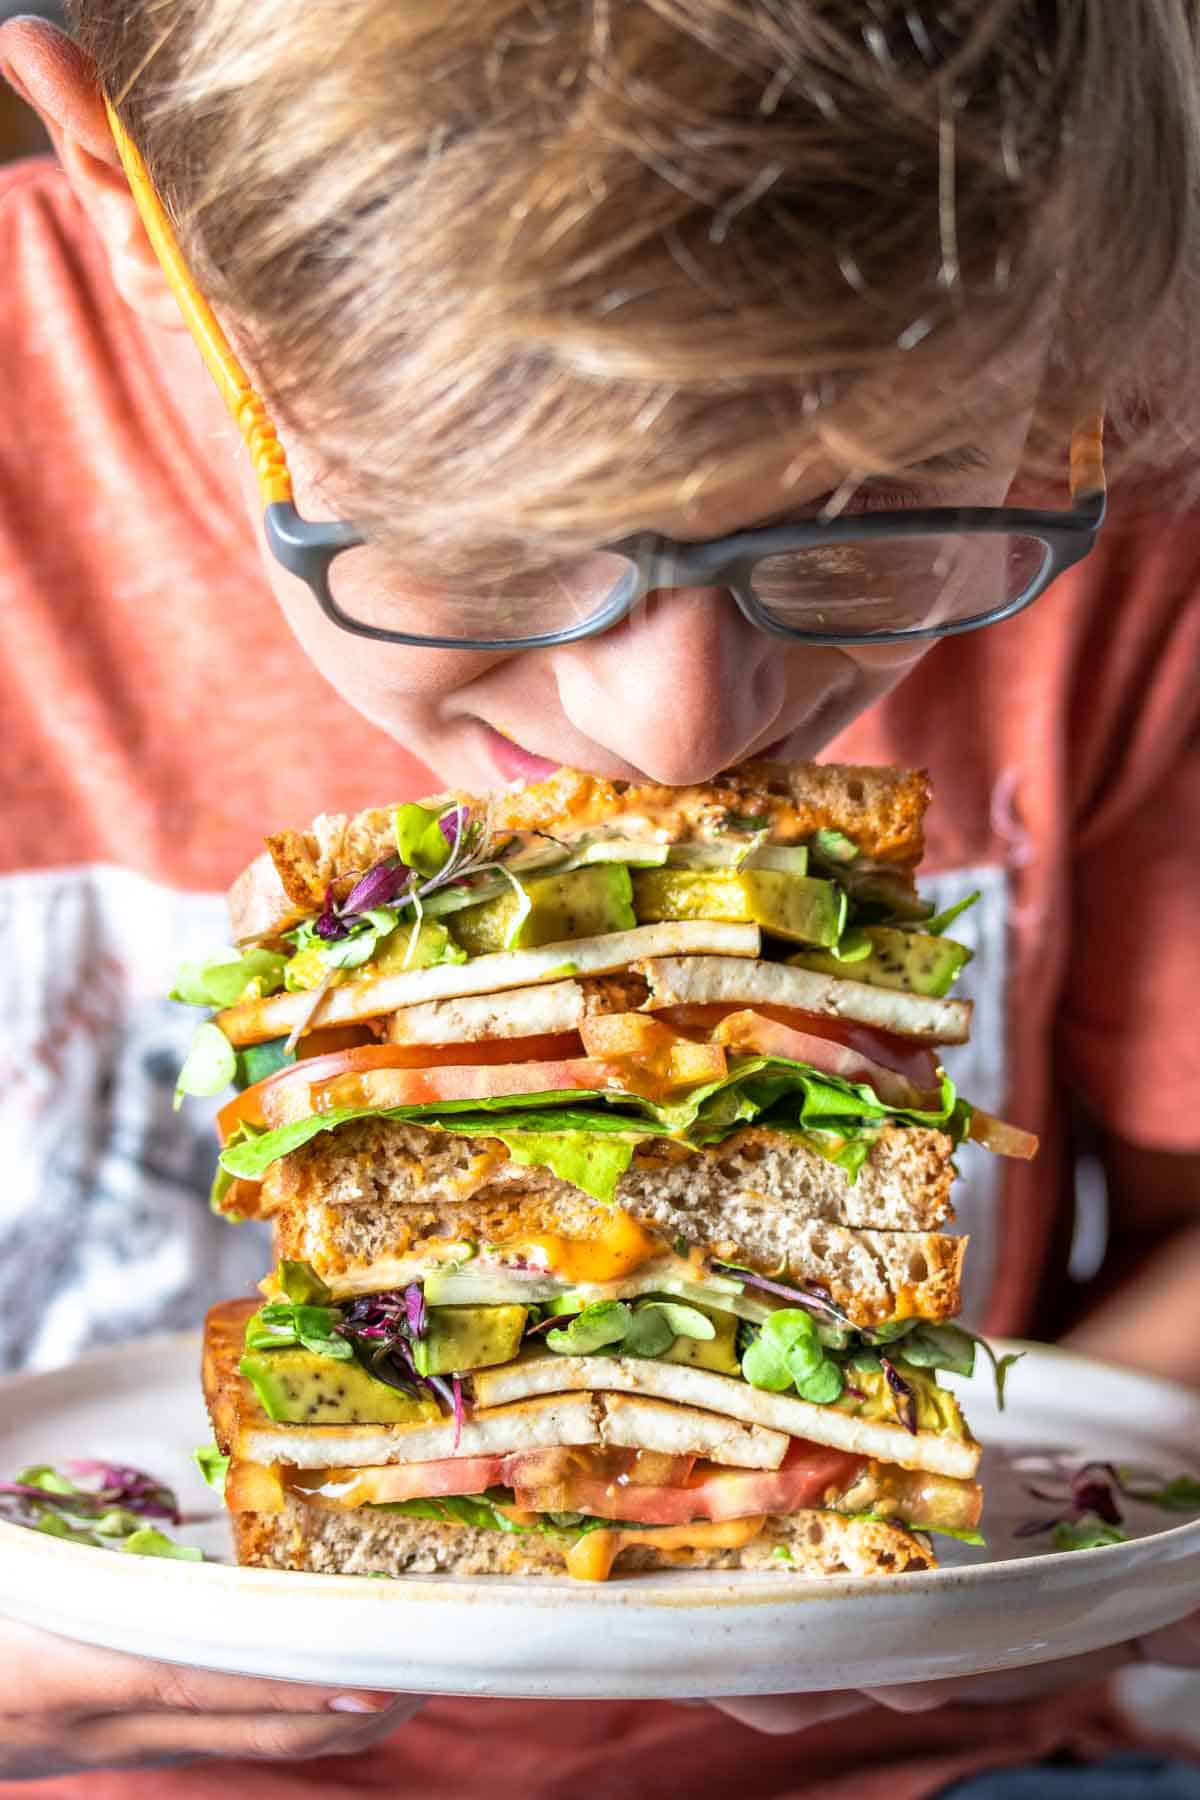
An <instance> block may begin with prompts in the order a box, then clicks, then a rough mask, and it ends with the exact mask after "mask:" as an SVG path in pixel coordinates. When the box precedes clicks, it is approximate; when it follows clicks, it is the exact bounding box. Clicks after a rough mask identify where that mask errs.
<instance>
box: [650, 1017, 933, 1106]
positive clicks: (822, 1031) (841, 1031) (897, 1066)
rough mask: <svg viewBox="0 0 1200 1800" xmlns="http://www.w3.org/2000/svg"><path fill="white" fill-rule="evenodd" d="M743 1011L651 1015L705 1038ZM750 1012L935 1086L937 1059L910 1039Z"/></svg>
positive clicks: (840, 1023) (846, 1024)
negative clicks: (843, 1047)
mask: <svg viewBox="0 0 1200 1800" xmlns="http://www.w3.org/2000/svg"><path fill="white" fill-rule="evenodd" d="M746 1010H747V1008H745V1007H743V1006H739V1005H736V1004H733V1003H728V1002H717V1003H714V1004H712V1005H707V1006H667V1007H664V1008H663V1010H662V1011H661V1012H659V1013H656V1014H655V1015H654V1016H655V1018H658V1019H662V1020H663V1022H664V1023H665V1024H667V1025H672V1026H674V1027H675V1029H676V1030H677V1031H685V1032H703V1033H704V1034H705V1035H707V1034H708V1033H709V1032H710V1031H711V1029H712V1027H713V1026H715V1025H719V1024H720V1023H721V1021H722V1020H723V1019H727V1018H729V1016H730V1015H731V1014H732V1013H740V1012H744V1011H746ZM752 1010H753V1011H754V1012H755V1013H757V1014H758V1015H759V1016H760V1017H761V1018H764V1019H774V1020H775V1021H776V1022H777V1023H778V1024H780V1025H786V1026H789V1027H790V1028H791V1029H792V1030H794V1031H802V1032H804V1033H805V1035H806V1036H808V1037H815V1038H827V1039H828V1040H829V1042H830V1043H831V1044H844V1045H845V1046H846V1048H847V1049H848V1050H857V1051H858V1053H859V1055H860V1056H866V1057H869V1058H870V1059H871V1061H872V1062H877V1063H880V1064H882V1066H883V1067H884V1068H885V1069H894V1070H895V1072H896V1073H897V1074H898V1075H904V1076H906V1077H907V1079H908V1080H909V1081H911V1082H912V1084H913V1086H914V1087H917V1088H933V1087H936V1086H937V1076H936V1073H935V1071H936V1069H937V1057H936V1056H935V1055H934V1054H933V1053H932V1052H931V1051H930V1050H929V1049H928V1048H927V1047H926V1046H925V1045H924V1044H916V1043H913V1041H912V1040H911V1039H910V1038H903V1037H897V1036H896V1035H895V1034H894V1033H892V1032H890V1031H876V1030H874V1029H873V1027H871V1026H870V1025H856V1024H854V1023H853V1022H852V1021H850V1020H848V1019H830V1018H826V1017H825V1016H824V1015H823V1014H819V1013H804V1012H798V1011H797V1010H796V1008H795V1007H792V1006H770V1005H762V1006H760V1005H757V1004H756V1005H755V1006H754V1007H753V1009H752Z"/></svg>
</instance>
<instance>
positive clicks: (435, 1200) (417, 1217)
mask: <svg viewBox="0 0 1200 1800" xmlns="http://www.w3.org/2000/svg"><path fill="white" fill-rule="evenodd" d="M952 1154H953V1144H952V1143H951V1140H950V1139H949V1137H947V1136H946V1134H945V1133H944V1132H941V1131H931V1130H928V1129H927V1128H925V1127H924V1126H918V1125H890V1124H889V1125H884V1126H883V1127H882V1128H881V1129H880V1130H879V1131H878V1132H877V1133H876V1135H875V1136H874V1138H873V1139H872V1140H871V1142H870V1146H869V1149H868V1152H867V1157H866V1160H865V1162H864V1163H863V1165H862V1167H861V1168H860V1169H859V1171H858V1174H857V1176H856V1178H855V1179H854V1180H851V1178H850V1176H849V1174H848V1173H847V1171H846V1170H845V1169H843V1168H842V1167H841V1165H840V1164H838V1163H835V1162H831V1161H830V1160H829V1158H828V1157H825V1156H822V1155H821V1154H820V1153H819V1151H817V1150H815V1149H813V1148H812V1147H811V1146H810V1145H809V1144H808V1143H806V1141H805V1140H804V1138H803V1137H800V1136H797V1135H794V1134H793V1133H791V1132H783V1131H773V1130H772V1129H771V1128H770V1127H769V1126H760V1125H750V1126H746V1127H743V1129H742V1130H740V1131H736V1132H734V1133H732V1134H731V1135H730V1136H729V1137H727V1138H724V1139H723V1140H722V1141H721V1142H720V1143H717V1144H706V1145H704V1146H702V1147H699V1148H696V1147H693V1146H691V1145H688V1144H684V1143H682V1142H680V1141H679V1140H678V1139H672V1138H645V1139H643V1140H642V1142H641V1143H639V1144H638V1145H637V1147H636V1149H635V1151H634V1155H633V1160H632V1162H631V1163H630V1165H629V1168H628V1169H627V1170H626V1172H625V1174H624V1175H623V1176H622V1177H621V1178H620V1180H619V1181H618V1183H617V1190H616V1204H617V1205H618V1206H621V1207H623V1208H625V1210H626V1211H628V1212H632V1213H633V1214H634V1215H635V1216H636V1217H637V1218H640V1219H643V1220H645V1222H646V1223H647V1224H649V1225H653V1226H655V1227H657V1228H659V1229H661V1230H662V1231H663V1232H664V1233H665V1234H666V1235H668V1236H673V1235H677V1234H680V1233H682V1234H684V1235H687V1236H689V1237H692V1238H694V1239H696V1240H697V1241H707V1242H710V1243H715V1242H717V1241H719V1240H720V1239H722V1238H738V1237H739V1236H740V1235H741V1233H742V1232H743V1231H746V1230H750V1226H749V1223H748V1222H749V1219H750V1218H751V1217H752V1216H753V1218H754V1219H755V1221H756V1223H755V1225H754V1228H753V1229H752V1230H751V1237H752V1239H757V1238H758V1237H760V1236H761V1234H762V1232H764V1231H767V1232H770V1231H771V1230H773V1229H778V1228H779V1227H778V1226H777V1225H773V1224H772V1221H771V1218H770V1214H771V1213H772V1212H778V1213H779V1214H781V1215H786V1216H787V1217H790V1218H792V1219H814V1220H816V1219H819V1220H824V1221H825V1222H827V1223H828V1224H831V1225H849V1226H854V1227H856V1228H865V1229H871V1230H876V1231H922V1232H924V1231H934V1230H936V1229H937V1228H938V1227H939V1226H941V1225H943V1224H945V1223H946V1222H947V1221H948V1220H950V1219H952V1218H953V1217H954V1213H953V1209H952V1206H951V1203H950V1193H951V1184H952V1182H953V1178H954V1170H953V1167H952V1164H951V1156H952ZM313 1208H318V1209H328V1210H329V1211H330V1212H331V1213H333V1214H336V1215H341V1214H343V1213H344V1214H345V1217H344V1218H331V1219H329V1220H328V1221H323V1220H318V1217H317V1215H316V1214H315V1213H313V1212H312V1209H313ZM458 1208H470V1209H471V1210H470V1211H458V1210H456V1209H458ZM394 1209H399V1210H394ZM522 1209H524V1213H525V1216H524V1217H523V1218H519V1219H518V1218H514V1219H513V1221H512V1228H511V1229H510V1226H509V1219H510V1215H515V1214H517V1213H520V1212H521V1211H522ZM261 1212H262V1213H263V1214H264V1215H268V1216H276V1217H278V1216H279V1215H281V1214H283V1213H285V1212H286V1213H289V1214H293V1213H306V1214H309V1215H310V1216H311V1217H312V1220H313V1224H312V1227H311V1230H312V1232H313V1234H314V1236H315V1237H316V1238H317V1239H318V1240H327V1243H326V1249H325V1254H327V1255H328V1256H329V1257H330V1258H331V1259H334V1260H336V1257H337V1255H338V1254H342V1255H345V1256H347V1257H357V1256H361V1255H363V1254H367V1255H374V1254H377V1253H379V1252H380V1251H381V1250H382V1249H383V1248H384V1246H385V1245H392V1244H394V1243H395V1241H396V1238H397V1237H398V1235H399V1233H400V1230H401V1228H403V1230H404V1231H406V1232H407V1234H408V1237H409V1239H410V1241H412V1242H416V1241H418V1240H419V1239H420V1238H423V1237H436V1236H438V1235H439V1234H440V1235H442V1236H445V1237H451V1238H462V1237H467V1238H471V1239H472V1240H474V1241H479V1240H488V1241H496V1242H500V1241H503V1240H504V1239H505V1238H509V1237H512V1236H513V1235H514V1233H515V1232H516V1231H518V1230H519V1231H529V1230H531V1229H532V1230H534V1231H537V1232H541V1231H552V1230H553V1231H562V1232H564V1233H566V1234H567V1235H568V1236H576V1237H588V1236H592V1235H594V1234H595V1233H596V1231H597V1230H599V1229H601V1228H603V1226H604V1224H605V1222H606V1220H607V1218H608V1217H609V1214H608V1212H607V1210H606V1209H605V1208H604V1207H602V1206H600V1205H599V1204H598V1203H597V1202H596V1201H594V1200H591V1199H589V1197H588V1196H587V1195H586V1194H584V1193H582V1192H581V1191H580V1189H579V1188H577V1187H575V1186H573V1185H572V1184H571V1183H570V1182H568V1181H564V1180H563V1179H562V1178H561V1177H559V1176H557V1175H555V1174H554V1173H553V1172H552V1171H551V1170H550V1169H548V1168H544V1167H540V1166H536V1165H532V1166H531V1165H527V1164H525V1163H520V1162H517V1161H516V1160H515V1159H514V1158H513V1157H511V1156H510V1155H509V1151H508V1148H507V1146H506V1145H505V1144H504V1143H503V1142H502V1140H501V1139H500V1138H493V1137H466V1136H462V1135H460V1134H459V1133H457V1132H447V1131H438V1130H436V1129H430V1128H428V1127H426V1126H424V1125H419V1124H415V1123H412V1122H411V1121H405V1120H402V1119H382V1118H379V1119H354V1120H351V1121H349V1122H348V1123H347V1124H345V1125H341V1126H339V1127H338V1129H337V1130H336V1131H330V1132H322V1133H320V1134H319V1135H318V1136H317V1137H314V1138H311V1139H310V1140H309V1142H308V1143H307V1144H304V1145H302V1146H301V1148H300V1149H298V1150H293V1151H292V1152H291V1153H290V1154H289V1155H287V1156H284V1157H280V1158H279V1160H278V1161H277V1162H274V1163H272V1164H271V1166H270V1168H269V1169H268V1170H267V1173H266V1177H265V1179H264V1181H263V1186H262V1202H261ZM280 1229H281V1230H283V1231H286V1232H288V1233H289V1234H295V1233H296V1232H297V1231H298V1230H300V1229H309V1228H308V1227H301V1226H299V1225H298V1224H297V1223H296V1222H295V1221H294V1220H293V1221H285V1220H283V1219H282V1218H280ZM745 1247H746V1248H747V1249H749V1248H751V1245H750V1244H747V1245H746V1246H745ZM770 1248H771V1247H770V1246H769V1245H767V1246H765V1250H766V1254H767V1255H768V1256H769V1255H770ZM777 1260H778V1259H777Z"/></svg>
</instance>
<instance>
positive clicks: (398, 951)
mask: <svg viewBox="0 0 1200 1800" xmlns="http://www.w3.org/2000/svg"><path fill="white" fill-rule="evenodd" d="M412 935H413V928H412V926H411V925H397V927H396V929H395V931H389V932H388V934H387V936H386V937H384V938H380V940H379V943H378V945H377V947H376V950H375V954H374V956H373V957H372V958H371V962H370V969H371V970H373V971H374V972H375V973H376V974H380V975H385V974H386V975H393V974H396V975H398V974H400V972H401V971H402V970H404V969H430V968H432V967H433V966H434V964H435V963H443V962H465V961H466V958H465V957H464V956H463V954H462V952H461V950H459V948H458V946H457V945H456V944H455V942H454V939H453V938H452V937H451V936H450V933H449V932H448V931H447V930H446V927H445V926H444V925H441V924H439V923H438V921H437V920H436V919H422V920H421V923H420V925H419V926H418V927H417V941H416V943H415V944H413V946H412V954H411V955H410V954H409V944H410V942H411V940H412Z"/></svg>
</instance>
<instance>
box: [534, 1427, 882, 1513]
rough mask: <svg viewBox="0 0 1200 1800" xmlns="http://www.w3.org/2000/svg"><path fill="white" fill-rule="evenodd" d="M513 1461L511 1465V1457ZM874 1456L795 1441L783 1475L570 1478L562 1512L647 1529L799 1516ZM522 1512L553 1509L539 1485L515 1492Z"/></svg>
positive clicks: (702, 1470) (708, 1469) (707, 1466)
mask: <svg viewBox="0 0 1200 1800" xmlns="http://www.w3.org/2000/svg"><path fill="white" fill-rule="evenodd" d="M510 1460H511V1459H510ZM865 1461H866V1458H865V1457H862V1456H852V1455H850V1454H849V1453H848V1452H847V1451H845V1450H830V1449H827V1448H826V1447H825V1446H824V1445H823V1444H810V1443H809V1442H808V1441H807V1440H806V1439H803V1438H795V1439H793V1440H792V1443H791V1445H790V1446H789V1449H788V1453H787V1455H786V1456H785V1458H784V1460H783V1462H782V1464H781V1465H780V1467H779V1468H778V1469H773V1470H762V1469H721V1468H717V1467H715V1466H714V1464H712V1463H700V1464H698V1465H697V1467H696V1469H695V1471H694V1473H693V1474H692V1476H691V1478H690V1479H689V1480H688V1481H687V1482H686V1483H684V1484H683V1485H681V1486H673V1487H645V1486H638V1485H635V1484H633V1483H631V1482H624V1481H622V1480H620V1479H619V1478H618V1479H617V1480H616V1481H613V1480H606V1479H605V1478H604V1477H603V1476H595V1475H583V1474H579V1475H577V1474H574V1473H568V1474H567V1475H566V1476H565V1478H564V1479H563V1480H562V1482H561V1483H560V1484H559V1485H558V1486H556V1488H555V1496H556V1499H558V1500H559V1501H560V1502H561V1503H560V1504H558V1505H555V1506H554V1507H553V1508H552V1509H551V1510H552V1511H554V1512H582V1513H590V1514H591V1515H592V1516H593V1517H595V1518H601V1519H620V1520H622V1521H629V1522H630V1523H634V1524H639V1525H687V1524H689V1523H690V1522H691V1521H692V1520H693V1519H709V1520H712V1521H714V1522H716V1521H719V1520H722V1519H745V1518H751V1517H754V1516H756V1515H758V1514H760V1513H791V1512H798V1511H799V1510H800V1509H801V1508H803V1507H807V1506H823V1505H825V1504H827V1499H828V1497H834V1498H836V1496H837V1494H839V1493H844V1492H845V1491H846V1489H847V1488H849V1487H850V1486H851V1485H852V1484H853V1482H854V1481H855V1479H856V1478H857V1476H858V1474H859V1472H860V1470H861V1469H862V1468H863V1466H864V1464H865ZM514 1500H515V1503H516V1505H517V1506H518V1507H523V1508H529V1509H530V1510H532V1511H537V1510H539V1509H540V1510H543V1511H544V1510H546V1508H545V1506H544V1504H543V1501H542V1493H541V1490H539V1489H538V1488H537V1487H532V1488H521V1487H515V1488H514Z"/></svg>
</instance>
